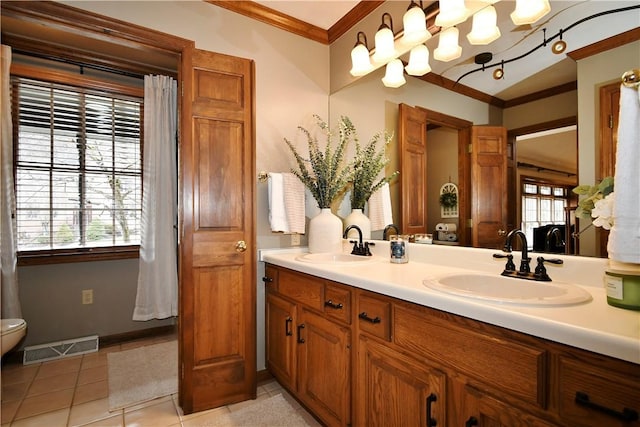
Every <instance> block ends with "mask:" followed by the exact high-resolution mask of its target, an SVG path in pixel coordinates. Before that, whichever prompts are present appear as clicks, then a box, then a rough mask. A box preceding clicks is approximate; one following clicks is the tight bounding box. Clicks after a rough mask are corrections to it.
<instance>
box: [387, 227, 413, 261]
mask: <svg viewBox="0 0 640 427" xmlns="http://www.w3.org/2000/svg"><path fill="white" fill-rule="evenodd" d="M408 243H409V236H407V235H404V234H401V235H397V236H391V237H390V238H389V248H390V255H391V262H392V263H394V264H406V263H407V262H409V254H408V253H407V249H408V245H407V244H408Z"/></svg>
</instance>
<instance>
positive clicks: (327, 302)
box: [324, 300, 343, 310]
mask: <svg viewBox="0 0 640 427" xmlns="http://www.w3.org/2000/svg"><path fill="white" fill-rule="evenodd" d="M324 305H325V306H326V307H331V308H335V309H336V310H340V309H342V307H343V305H342V303H341V302H339V303H338V304H336V303H335V302H333V301H331V300H329V301H325V302H324Z"/></svg>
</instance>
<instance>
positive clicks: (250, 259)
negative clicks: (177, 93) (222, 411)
mask: <svg viewBox="0 0 640 427" xmlns="http://www.w3.org/2000/svg"><path fill="white" fill-rule="evenodd" d="M253 74H254V64H253V62H252V61H249V60H246V59H241V58H235V57H231V56H227V55H221V54H216V53H212V52H206V51H201V50H196V49H193V50H188V51H186V54H185V55H184V57H183V72H182V79H183V102H182V108H183V111H182V113H181V117H182V128H181V146H180V162H181V171H180V173H181V241H180V317H179V333H180V367H181V374H180V405H181V406H182V409H183V411H184V412H185V413H186V414H189V413H191V412H196V411H202V410H204V409H209V408H213V407H216V406H220V405H225V404H228V403H232V402H239V401H243V400H247V399H252V398H255V396H256V313H255V309H256V286H255V277H256V273H255V268H256V259H255V254H256V247H255V231H254V224H255V211H254V203H255V201H254V187H255V182H254V175H253V173H252V172H251V171H254V170H255V159H254V153H255V135H254V126H253V115H254V106H253V102H254V100H253V93H254V81H253Z"/></svg>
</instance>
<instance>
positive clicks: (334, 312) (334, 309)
mask: <svg viewBox="0 0 640 427" xmlns="http://www.w3.org/2000/svg"><path fill="white" fill-rule="evenodd" d="M324 314H325V315H326V316H328V317H330V318H332V319H336V320H339V321H341V322H343V323H347V324H349V323H351V290H350V289H349V288H346V287H344V286H342V285H339V284H337V283H327V285H326V286H325V289H324Z"/></svg>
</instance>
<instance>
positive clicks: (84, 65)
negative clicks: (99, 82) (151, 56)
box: [11, 48, 145, 79]
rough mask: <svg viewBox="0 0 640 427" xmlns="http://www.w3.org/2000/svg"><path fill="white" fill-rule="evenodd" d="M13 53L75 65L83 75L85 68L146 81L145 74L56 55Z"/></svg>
mask: <svg viewBox="0 0 640 427" xmlns="http://www.w3.org/2000/svg"><path fill="white" fill-rule="evenodd" d="M11 51H12V52H13V53H15V54H18V55H25V56H31V57H34V58H40V59H47V60H50V61H56V62H62V63H65V64H70V65H75V66H77V67H80V74H83V72H82V69H83V68H90V69H92V70H96V71H103V72H107V73H111V74H118V75H121V76H125V77H132V78H135V79H144V76H145V75H144V74H140V73H134V72H131V71H125V70H119V69H117V68H112V67H107V66H105V65H97V64H88V63H84V62H81V61H76V60H73V59H68V58H62V57H59V56H55V55H51V54H46V53H37V52H29V51H26V50H22V49H14V48H11Z"/></svg>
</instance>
